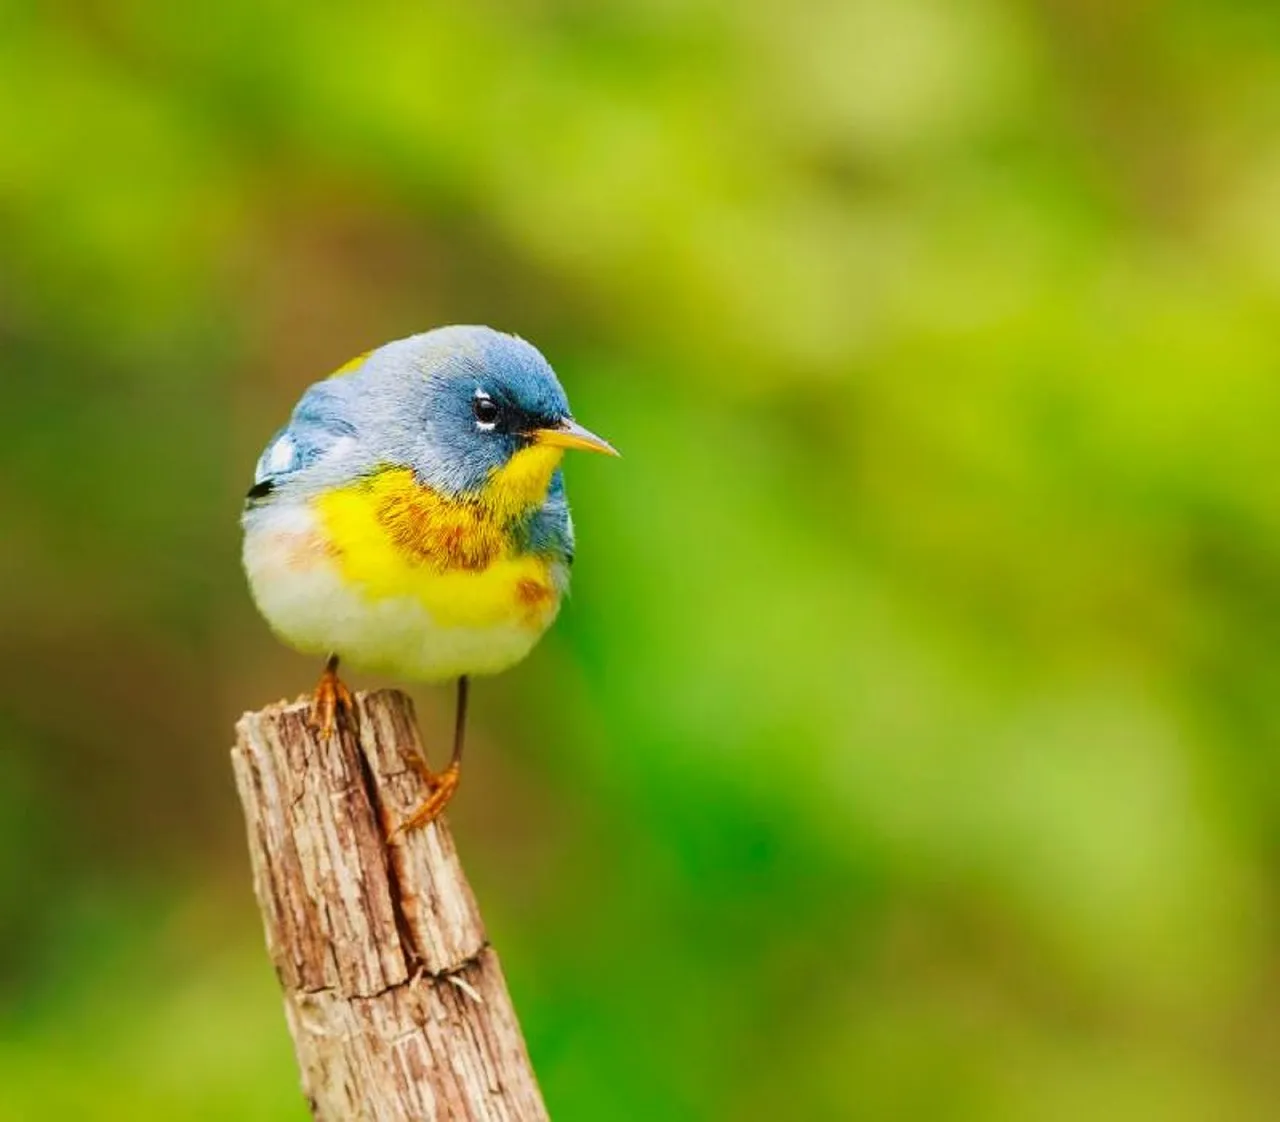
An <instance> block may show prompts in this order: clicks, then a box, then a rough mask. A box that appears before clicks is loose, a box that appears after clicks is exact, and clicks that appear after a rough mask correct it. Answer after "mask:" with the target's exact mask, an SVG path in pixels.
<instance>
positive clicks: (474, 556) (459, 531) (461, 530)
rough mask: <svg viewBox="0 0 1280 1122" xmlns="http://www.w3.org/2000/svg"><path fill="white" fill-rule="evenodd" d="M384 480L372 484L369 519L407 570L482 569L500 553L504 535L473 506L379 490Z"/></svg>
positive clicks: (415, 492) (417, 490)
mask: <svg viewBox="0 0 1280 1122" xmlns="http://www.w3.org/2000/svg"><path fill="white" fill-rule="evenodd" d="M392 474H394V475H399V474H400V473H399V472H394V473H391V472H388V473H386V475H392ZM384 479H385V475H384V476H380V477H378V479H377V480H375V481H374V483H373V484H372V488H371V489H372V490H373V492H374V493H373V494H372V495H371V496H370V498H371V500H372V502H371V509H372V513H373V517H374V518H375V519H376V521H377V523H378V525H379V526H380V527H381V528H382V530H383V531H384V532H385V533H386V535H387V538H388V540H389V541H390V542H391V544H392V545H393V546H394V547H395V548H396V550H398V551H399V552H400V553H401V554H403V555H404V557H405V560H406V561H408V562H409V563H410V564H413V565H430V566H432V567H433V568H436V569H439V570H441V571H444V570H448V569H469V570H476V569H484V568H486V567H487V566H489V565H490V564H492V563H493V562H494V561H495V560H497V559H498V558H499V557H500V556H502V555H503V553H504V552H505V550H506V546H507V542H506V538H505V535H504V534H503V532H502V530H501V528H500V527H499V526H498V525H497V523H496V522H495V520H494V519H493V517H492V516H491V515H490V514H489V512H488V511H486V510H485V508H484V507H483V506H481V505H480V504H479V503H468V502H458V501H450V500H444V499H441V498H440V497H439V496H438V495H435V494H434V493H432V492H431V491H428V490H426V489H425V488H422V487H419V486H417V485H416V484H414V485H413V486H410V487H401V486H394V485H393V486H391V487H385V488H384V486H383V485H382V483H383V480H384Z"/></svg>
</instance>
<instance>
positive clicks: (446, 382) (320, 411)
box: [243, 327, 617, 830]
mask: <svg viewBox="0 0 1280 1122" xmlns="http://www.w3.org/2000/svg"><path fill="white" fill-rule="evenodd" d="M567 448H583V449H587V450H588V451H593V452H605V453H608V454H610V455H617V453H616V452H615V451H614V449H613V448H612V447H611V446H610V445H609V444H608V443H607V442H606V441H604V440H602V439H601V438H600V437H598V436H596V435H594V434H593V433H591V432H589V431H587V430H586V429H585V428H583V427H582V426H581V425H579V424H578V423H577V422H576V421H575V420H574V419H573V417H572V415H571V414H570V412H569V402H568V400H567V399H566V397H565V393H564V390H563V389H562V388H561V387H560V383H559V381H558V380H557V378H556V376H555V373H554V372H553V371H552V369H551V367H550V365H549V364H548V363H547V361H546V359H545V358H543V357H542V355H541V354H540V353H539V352H538V350H537V349H536V348H534V347H533V346H531V345H530V344H528V343H526V342H525V341H524V340H522V339H519V338H516V337H515V336H512V335H505V334H503V333H501V332H498V331H494V330H492V329H491V328H488V327H441V328H438V329H436V330H434V331H428V332H426V333H424V334H421V335H414V336H411V337H410V338H407V339H400V340H397V341H396V342H394V343H387V344H386V345H385V346H382V347H379V348H377V349H376V350H373V351H369V352H368V353H367V354H363V355H361V356H360V357H359V358H356V359H353V360H352V361H350V362H348V363H346V364H345V365H344V366H342V367H340V368H339V369H338V370H337V371H336V372H335V373H334V374H333V375H331V376H330V377H329V378H327V379H325V380H324V381H322V382H318V383H316V384H315V385H313V386H312V387H311V388H310V389H308V390H307V391H306V392H305V393H304V394H303V395H302V398H301V399H300V400H299V402H298V404H297V406H296V408H295V409H294V411H293V416H292V417H291V418H290V420H289V423H288V424H287V425H285V426H284V428H282V429H281V430H280V431H279V432H278V433H276V435H275V436H274V437H272V439H271V441H270V443H269V444H268V445H267V448H266V451H265V452H263V454H262V457H261V459H259V460H258V466H257V470H256V472H255V474H254V482H253V486H252V488H251V489H250V490H249V495H248V499H247V501H246V504H245V511H244V518H243V526H244V567H245V571H246V573H247V574H248V577H249V585H250V588H251V589H252V592H253V597H254V600H255V601H256V602H257V605H258V608H259V610H260V611H261V612H262V614H263V616H264V617H266V620H267V622H268V623H269V624H270V625H271V627H272V629H273V630H274V631H275V632H276V634H277V635H279V636H280V638H282V639H283V640H284V641H285V642H287V643H289V644H290V645H291V646H293V647H295V648H296V649H298V650H300V651H303V652H305V653H307V654H315V655H325V656H327V659H328V661H327V663H326V665H325V669H324V673H323V675H322V676H321V678H320V683H319V685H318V686H317V688H316V694H315V703H314V705H313V709H312V714H313V719H314V720H315V722H316V723H317V725H318V726H319V727H320V728H321V730H322V731H323V733H324V734H325V735H333V733H334V731H335V728H336V724H337V722H338V721H339V720H341V719H342V717H343V714H344V712H345V713H346V714H348V715H354V710H353V708H352V706H351V694H350V692H349V691H348V690H347V687H346V686H345V685H344V684H343V682H342V681H341V679H340V678H339V677H338V664H339V660H340V659H341V660H345V661H347V662H349V663H350V664H351V665H353V666H356V667H360V668H364V669H368V670H375V671H378V672H381V673H386V674H389V675H392V676H395V677H399V678H408V679H414V680H420V681H440V680H445V679H453V678H456V679H457V682H458V692H457V716H456V723H455V732H454V743H453V754H452V757H451V759H450V762H449V765H448V767H447V768H446V769H445V770H444V771H441V772H438V773H435V772H430V771H428V770H427V768H426V764H425V763H423V762H422V761H417V764H418V766H419V770H421V771H422V773H423V776H424V778H425V779H426V782H427V790H428V792H429V793H428V797H427V799H426V801H425V802H424V803H423V804H422V806H421V807H419V808H418V809H417V810H416V811H415V812H414V813H413V814H412V815H411V816H410V817H409V818H408V819H406V820H405V822H404V823H403V824H402V825H401V827H400V829H401V830H406V829H413V828H415V827H418V826H422V825H425V824H426V823H428V822H430V821H431V820H432V819H433V818H435V817H436V815H438V814H439V813H440V811H441V810H442V809H443V808H444V805H445V804H446V803H447V802H448V801H449V799H450V798H451V797H452V795H453V792H454V790H455V789H456V788H457V784H458V777H459V768H460V764H461V759H462V742H463V733H464V729H465V724H466V707H467V681H468V677H469V676H470V675H473V674H494V673H497V672H499V671H501V670H505V669H507V668H508V667H509V666H512V665H513V664H515V663H516V662H519V661H520V660H521V659H522V658H524V656H525V655H527V654H528V653H529V651H530V650H531V649H532V648H533V646H534V644H535V643H536V642H537V641H538V639H539V638H541V636H542V634H543V632H545V631H546V629H547V628H548V627H549V626H550V625H551V622H552V620H554V619H555V617H556V613H557V612H558V611H559V608H560V601H561V598H562V597H563V596H564V593H565V590H566V588H567V587H568V583H569V568H570V565H571V564H572V562H573V522H572V520H571V518H570V516H569V503H568V500H567V499H566V498H565V490H564V480H563V477H562V475H561V470H560V461H561V458H562V457H563V455H564V452H565V449H567Z"/></svg>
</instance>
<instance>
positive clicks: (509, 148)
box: [0, 0, 1280, 1122]
mask: <svg viewBox="0 0 1280 1122" xmlns="http://www.w3.org/2000/svg"><path fill="white" fill-rule="evenodd" d="M1278 132H1280V8H1277V7H1276V5H1275V4H1273V3H1267V2H1264V0H1221V2H1220V0H1170V2H1168V3H1162V4H1150V3H1139V2H1138V0H1116V2H1113V3H1091V4H1083V3H1080V4H1077V3H1069V2H1067V0H976V2H974V3H964V4H953V3H947V2H945V0H848V2H835V0H826V2H824V0H813V2H801V0H786V2H783V0H749V2H745V3H739V4H731V3H727V2H724V3H718V4H712V3H706V2H702V3H699V2H696V0H695V2H676V0H621V2H615V3H612V4H608V5H606V4H597V3H591V2H587V0H522V2H512V3H498V2H495V0H479V2H475V3H468V4H461V3H457V4H445V3H415V4H396V3H368V4H363V5H350V6H337V5H322V4H288V5H286V4H278V3H270V2H268V3H251V2H249V0H227V2H225V3H221V4H206V5H199V4H165V3H160V2H159V0H150V2H148V0H125V2H124V3H115V4H107V3H87V2H71V3H66V4H37V3H35V2H33V0H18V2H16V3H14V4H11V5H9V6H8V8H7V10H6V12H5V15H4V17H3V21H2V26H0V1119H2V1120H3V1122H28V1120H46V1119H47V1120H54V1122H61V1120H64V1119H75V1120H77V1122H121V1120H123V1122H153V1120H155V1122H186V1120H209V1122H214V1120H222V1119H227V1120H230V1122H277V1120H295V1122H300V1120H302V1119H304V1118H305V1108H304V1105H303V1103H302V1100H301V1097H300V1096H299V1094H298V1091H297V1087H296V1075H295V1072H294V1069H293V1062H292V1054H291V1050H290V1046H289V1042H288V1039H287V1036H286V1032H285V1026H284V1021H283V1018H282V1016H281V1012H280V1007H279V1001H278V995H277V992H276V989H275V981H274V978H273V976H272V973H271V970H270V967H269V964H268V962H267V959H266V956H265V954H264V953H263V950H262V947H261V932H260V926H259V922H258V917H257V913H256V910H255V907H254V904H253V900H252V896H251V892H250V886H249V875H248V867H247V858H246V855H245V850H244V844H243V836H242V824H241V820H240V817H239V809H238V806H237V803H236V800H235V795H234V790H233V786H232V781H231V773H230V768H229V764H228V759H227V752H226V750H227V748H228V746H229V744H230V741H231V736H232V733H231V726H232V723H233V721H234V719H235V717H236V716H237V715H238V714H239V713H240V712H241V711H243V710H244V709H248V708H256V707H258V706H260V705H262V704H264V703H266V702H269V701H272V700H274V699H276V698H278V697H280V696H282V695H295V694H297V693H299V692H301V691H302V690H305V689H307V688H309V686H310V685H311V683H312V682H313V680H314V678H315V676H316V674H317V671H318V669H319V668H318V667H317V666H316V665H315V664H314V662H312V661H308V660H306V659H303V658H301V657H299V656H297V655H294V654H293V653H291V652H289V651H287V650H285V649H284V648H282V647H280V646H279V645H278V644H277V643H276V642H275V641H274V640H273V639H272V638H271V637H270V635H269V634H268V632H267V629H266V627H265V625H264V624H263V623H262V622H261V621H260V620H259V619H258V617H257V616H256V614H255V612H254V610H253V608H252V606H251V604H250V602H249V599H248V596H247V593H246V591H245V588H244V583H243V580H242V577H241V574H240V572H239V567H238V528H237V519H238V516H239V508H240V500H241V497H242V495H243V493H244V490H245V489H246V487H247V486H248V484H249V482H250V478H251V474H252V466H253V462H254V460H255V459H256V457H257V455H258V453H259V451H260V450H261V448H262V446H263V444H264V442H265V441H266V439H267V438H268V436H269V435H270V434H271V432H272V431H273V430H274V429H275V428H276V427H277V426H278V425H279V424H280V423H281V422H282V421H283V420H284V418H285V416H286V415H287V412H288V410H289V408H290V407H291V405H292V403H293V401H294V400H295V399H296V397H297V396H298V394H299V393H300V391H301V390H302V388H303V387H304V386H305V385H306V384H308V383H309V382H311V381H313V380H315V379H317V378H319V377H321V376H323V375H324V374H325V373H327V372H328V371H331V370H333V369H334V368H335V367H337V366H338V365H339V364H340V363H342V362H343V360H345V359H347V358H349V357H351V356H352V355H354V354H357V353H359V352H361V351H364V350H367V349H368V348H370V347H371V346H374V345H376V344H379V343H382V342H385V341H387V340H389V339H393V338H397V337H400V336H403V335H407V334H410V333H413V332H416V331H420V330H423V329H426V328H428V327H431V326H434V325H438V324H442V323H449V322H464V323H488V324H491V325H493V326H496V327H500V328H503V329H506V330H509V331H515V332H517V333H519V334H521V335H523V336H525V337H526V338H529V339H531V340H533V341H534V342H536V343H537V344H538V345H539V346H540V347H541V348H542V349H543V350H544V351H545V353H546V354H547V355H548V357H549V358H550V359H551V361H552V363H553V364H554V365H555V366H556V368H557V370H558V371H559V373H560V375H561V378H562V380H563V381H564V383H565V385H566V387H567V388H568V390H569V393H570V395H571V397H572V400H573V402H574V405H575V411H576V413H577V414H578V416H579V417H580V418H581V419H582V420H583V421H584V422H586V423H588V424H590V425H591V427H592V428H595V429H597V430H598V431H599V432H601V433H602V434H604V435H605V436H607V437H608V438H609V439H610V440H612V441H614V442H615V443H616V444H617V445H618V447H619V448H620V449H621V450H622V452H623V454H624V458H623V459H622V460H620V461H605V460H603V459H597V458H593V457H579V458H575V459H574V460H572V462H570V463H569V465H568V482H569V490H570V494H571V497H572V499H573V501H574V511H575V516H576V521H577V526H578V539H579V555H578V564H577V572H576V578H575V591H574V595H573V598H572V599H571V600H570V602H569V603H568V605H567V607H566V609H565V611H564V612H563V614H562V616H561V619H560V621H559V623H558V624H557V625H556V627H555V629H554V631H553V633H552V634H551V635H550V636H549V637H548V639H547V640H546V641H545V642H544V643H543V645H542V646H541V647H540V648H539V649H538V651H537V652H536V653H535V654H534V656H533V657H532V658H531V659H530V660H529V661H528V662H527V663H525V664H524V665H523V666H521V667H520V668H518V669H517V670H516V671H514V672H512V673H510V674H508V675H506V676H504V677H502V678H500V679H495V680H492V681H489V680H486V681H482V682H480V683H479V684H478V686H477V688H476V690H475V693H474V723H473V737H472V741H471V745H470V749H469V763H468V772H467V777H466V780H465V782H464V783H463V786H462V789H461V793H460V795H459V798H458V800H457V801H456V802H455V804H454V809H453V810H451V818H452V820H453V823H454V826H455V829H456V833H457V835H458V838H459V844H460V847H461V850H462V853H463V856H464V858H465V860H466V863H467V867H468V870H469V872H470V874H471V876H472V878H473V880H474V882H475V885H476V888H477V891H478V893H479V896H480V898H481V901H482V904H483V907H484V910H485V914H486V917H487V919H488V921H489V925H490V930H491V934H492V935H493V938H494V940H495V942H496V944H497V945H498V947H499V949H500V950H501V952H502V954H503V957H504V961H505V964H506V966H507V972H508V976H509V979H510V984H511V988H512V990H513V993H514V995H515V999H516V1003H517V1006H518V1008H519V1010H520V1013H521V1015H522V1018H523V1022H524V1026H525V1030H526V1033H527V1036H528V1041H529V1048H530V1051H531V1053H532V1055H533V1059H534V1062H535V1064H536V1067H537V1069H538V1072H539V1076H540V1078H541V1080H542V1083H543V1086H544V1088H545V1092H546V1097H547V1100H548V1103H549V1105H550V1108H551V1113H552V1115H553V1116H554V1117H555V1118H556V1119H557V1122H613V1120H619V1122H631V1120H638V1122H666V1120H673V1122H685V1120H689V1122H695V1120H696V1122H701V1120H711V1122H766V1120H769V1122H772V1120H777V1119H786V1120H788V1122H790V1120H793V1119H794V1120H798V1122H808V1120H828V1119H830V1120H837V1122H840V1120H881V1119H885V1120H897V1119H921V1120H928V1122H951V1120H974V1122H988V1120H995V1122H1000V1120H1005V1119H1008V1120H1016V1122H1022V1120H1028V1122H1076V1120H1080V1119H1090V1120H1093V1119H1115V1120H1123V1122H1134V1120H1147V1119H1151V1120H1158V1122H1193V1120H1195V1122H1198V1120H1202V1119H1203V1120H1219V1119H1232V1120H1233V1122H1235V1120H1240V1119H1268V1118H1275V1117H1276V1116H1277V1111H1278V1110H1280V1107H1277V1105H1276V1104H1277V1102H1280V1064H1278V1063H1277V1062H1276V1056H1277V1054H1278V1051H1280V982H1278V981H1277V979H1280V943H1278V939H1277V920H1278V918H1280V917H1278V915H1277V905H1278V903H1280V892H1278V890H1277V883H1278V881H1277V878H1278V875H1280V485H1278V483H1277V475H1278V472H1277V443H1278V440H1280V437H1278V434H1280V147H1278V145H1277V135H1278ZM356 684H358V685H368V684H371V683H370V682H369V681H368V680H360V679H357V681H356ZM415 696H416V697H417V698H418V699H419V703H420V712H421V715H422V719H423V724H424V727H425V729H426V733H427V737H428V742H429V743H434V744H435V745H436V746H437V751H438V750H439V746H440V745H442V744H443V742H444V739H445V737H446V736H447V729H448V727H449V720H450V710H449V706H450V695H449V693H448V691H447V690H443V689H442V690H438V691H433V690H429V689H427V690H424V689H419V690H416V691H415Z"/></svg>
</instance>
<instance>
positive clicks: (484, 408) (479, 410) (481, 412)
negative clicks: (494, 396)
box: [471, 397, 500, 425]
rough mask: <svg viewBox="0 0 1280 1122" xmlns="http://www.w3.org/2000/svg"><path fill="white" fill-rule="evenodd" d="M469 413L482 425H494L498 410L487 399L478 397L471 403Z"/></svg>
mask: <svg viewBox="0 0 1280 1122" xmlns="http://www.w3.org/2000/svg"><path fill="white" fill-rule="evenodd" d="M471 412H472V413H474V414H475V417H476V420H477V421H479V422H480V423H481V424H482V425H496V424H497V423H498V415H499V412H500V411H499V409H498V407H497V406H496V405H494V403H493V402H492V401H490V400H489V399H488V398H487V397H478V398H476V399H475V401H473V402H472V403H471Z"/></svg>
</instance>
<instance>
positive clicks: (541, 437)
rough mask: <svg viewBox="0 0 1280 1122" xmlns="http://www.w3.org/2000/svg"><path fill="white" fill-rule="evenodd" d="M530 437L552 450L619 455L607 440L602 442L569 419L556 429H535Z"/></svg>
mask: <svg viewBox="0 0 1280 1122" xmlns="http://www.w3.org/2000/svg"><path fill="white" fill-rule="evenodd" d="M529 435H530V436H531V437H533V439H534V440H535V441H537V442H538V443H539V444H546V445H549V446H550V447H552V448H581V449H583V450H584V451H586V452H603V453H604V454H605V455H606V456H616V455H617V454H618V450H617V449H616V448H615V447H614V446H613V445H612V444H610V443H609V442H608V441H607V440H602V439H601V438H600V437H598V436H596V434H595V433H593V432H591V431H590V430H588V429H584V428H583V427H582V426H581V425H580V424H578V422H577V421H575V420H573V419H571V418H569V417H566V418H565V419H564V420H563V421H561V422H560V423H559V424H558V425H556V426H555V427H554V428H549V429H534V430H533V432H531V433H530V434H529Z"/></svg>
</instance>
